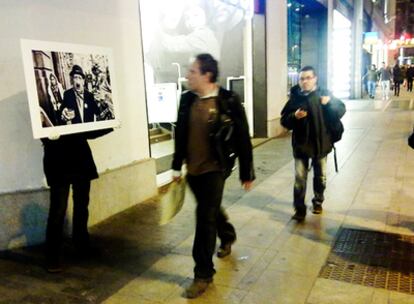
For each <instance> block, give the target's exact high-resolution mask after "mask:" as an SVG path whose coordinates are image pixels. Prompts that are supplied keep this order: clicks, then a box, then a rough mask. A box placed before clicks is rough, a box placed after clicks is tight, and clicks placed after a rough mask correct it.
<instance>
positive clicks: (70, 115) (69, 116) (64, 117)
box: [62, 108, 75, 121]
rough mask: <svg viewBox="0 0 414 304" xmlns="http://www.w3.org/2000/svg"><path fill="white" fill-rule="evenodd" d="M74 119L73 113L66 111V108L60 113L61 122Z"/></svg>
mask: <svg viewBox="0 0 414 304" xmlns="http://www.w3.org/2000/svg"><path fill="white" fill-rule="evenodd" d="M74 118H75V111H74V110H71V109H68V108H64V109H63V111H62V120H64V121H69V120H72V119H74Z"/></svg>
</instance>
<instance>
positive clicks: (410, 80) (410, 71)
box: [406, 64, 414, 92]
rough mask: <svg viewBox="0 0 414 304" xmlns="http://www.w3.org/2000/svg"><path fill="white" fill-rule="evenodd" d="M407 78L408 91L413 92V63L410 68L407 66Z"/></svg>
mask: <svg viewBox="0 0 414 304" xmlns="http://www.w3.org/2000/svg"><path fill="white" fill-rule="evenodd" d="M406 75H407V76H406V79H407V92H412V91H413V79H414V64H411V65H410V66H409V67H408V68H407V73H406Z"/></svg>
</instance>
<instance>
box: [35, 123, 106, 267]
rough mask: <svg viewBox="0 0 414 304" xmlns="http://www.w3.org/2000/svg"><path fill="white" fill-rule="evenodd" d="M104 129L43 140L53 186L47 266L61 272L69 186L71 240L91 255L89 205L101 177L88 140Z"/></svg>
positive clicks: (44, 166)
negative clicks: (97, 181)
mask: <svg viewBox="0 0 414 304" xmlns="http://www.w3.org/2000/svg"><path fill="white" fill-rule="evenodd" d="M111 131H112V129H104V130H97V131H90V132H83V133H77V134H70V135H63V136H60V137H58V138H53V139H52V138H51V139H42V142H43V147H44V156H43V169H44V173H45V175H46V180H47V184H48V185H49V186H50V207H49V217H48V221H47V228H46V269H47V271H48V272H51V273H55V272H60V271H62V268H61V263H60V257H61V247H62V243H63V223H64V219H65V215H66V209H67V205H68V197H69V189H70V186H71V185H72V190H73V223H72V224H73V229H72V239H73V242H74V245H75V247H76V249H77V250H78V253H79V254H81V255H85V254H88V251H89V233H88V217H89V213H88V205H89V191H90V186H91V180H93V179H96V178H98V172H97V170H96V166H95V162H94V160H93V156H92V151H91V149H90V148H89V144H88V141H87V140H88V139H94V138H96V137H99V136H102V135H105V134H106V133H109V132H111Z"/></svg>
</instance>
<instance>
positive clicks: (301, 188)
mask: <svg viewBox="0 0 414 304" xmlns="http://www.w3.org/2000/svg"><path fill="white" fill-rule="evenodd" d="M312 167H313V193H314V197H313V199H312V201H314V202H315V203H318V204H322V202H323V201H324V199H325V198H324V195H323V194H324V191H325V188H326V157H323V158H313V159H312ZM308 168H309V158H295V186H294V190H293V198H294V202H293V205H294V207H295V209H296V210H300V211H305V210H306V206H305V195H306V183H307V179H308V170H309V169H308Z"/></svg>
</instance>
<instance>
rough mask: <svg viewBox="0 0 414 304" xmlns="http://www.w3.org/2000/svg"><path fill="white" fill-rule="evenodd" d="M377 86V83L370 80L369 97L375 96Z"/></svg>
mask: <svg viewBox="0 0 414 304" xmlns="http://www.w3.org/2000/svg"><path fill="white" fill-rule="evenodd" d="M375 86H376V82H375V81H371V80H368V95H369V96H375Z"/></svg>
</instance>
